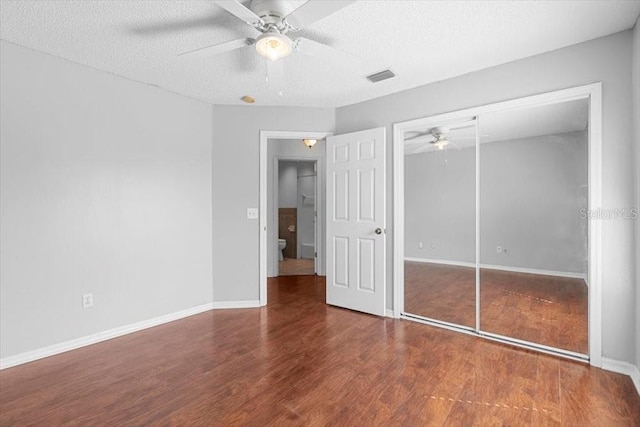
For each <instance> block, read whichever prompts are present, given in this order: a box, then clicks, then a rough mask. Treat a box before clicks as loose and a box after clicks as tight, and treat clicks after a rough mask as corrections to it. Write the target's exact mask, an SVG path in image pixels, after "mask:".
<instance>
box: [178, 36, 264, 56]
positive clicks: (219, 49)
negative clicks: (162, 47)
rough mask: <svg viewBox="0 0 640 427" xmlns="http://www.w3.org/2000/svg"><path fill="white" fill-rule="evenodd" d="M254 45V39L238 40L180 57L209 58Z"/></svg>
mask: <svg viewBox="0 0 640 427" xmlns="http://www.w3.org/2000/svg"><path fill="white" fill-rule="evenodd" d="M253 43H255V40H254V39H250V38H244V39H237V40H232V41H230V42H225V43H218V44H214V45H213V46H207V47H201V48H198V49H194V50H190V51H188V52H182V53H180V54H178V56H181V57H185V58H187V57H188V58H207V57H210V56H215V55H218V54H221V53H224V52H229V51H231V50H235V49H240V48H242V47H246V46H251V45H252V44H253Z"/></svg>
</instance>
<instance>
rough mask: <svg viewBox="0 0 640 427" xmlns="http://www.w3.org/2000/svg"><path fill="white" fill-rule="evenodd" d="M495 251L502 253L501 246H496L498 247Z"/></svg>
mask: <svg viewBox="0 0 640 427" xmlns="http://www.w3.org/2000/svg"><path fill="white" fill-rule="evenodd" d="M496 253H499V254H501V253H502V246H498V247H497V248H496Z"/></svg>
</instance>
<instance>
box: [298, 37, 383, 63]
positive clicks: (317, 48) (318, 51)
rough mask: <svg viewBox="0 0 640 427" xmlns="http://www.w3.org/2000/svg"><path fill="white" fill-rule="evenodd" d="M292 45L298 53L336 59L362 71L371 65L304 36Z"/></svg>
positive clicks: (333, 60)
mask: <svg viewBox="0 0 640 427" xmlns="http://www.w3.org/2000/svg"><path fill="white" fill-rule="evenodd" d="M293 45H294V47H295V49H296V50H297V51H298V52H300V53H303V54H305V55H308V56H313V57H316V58H319V59H326V60H330V61H332V62H335V61H336V60H338V61H339V63H340V64H343V65H345V66H346V67H349V68H351V69H354V68H355V69H356V70H361V71H364V70H366V69H367V68H370V67H371V65H370V64H368V63H367V62H366V61H365V60H363V59H362V58H359V57H357V56H355V55H351V54H349V53H345V52H342V51H339V50H337V49H334V48H332V47H331V46H328V45H326V44H323V43H319V42H317V41H313V40H311V39H306V38H304V37H298V38H297V39H296V40H295V41H294V44H293Z"/></svg>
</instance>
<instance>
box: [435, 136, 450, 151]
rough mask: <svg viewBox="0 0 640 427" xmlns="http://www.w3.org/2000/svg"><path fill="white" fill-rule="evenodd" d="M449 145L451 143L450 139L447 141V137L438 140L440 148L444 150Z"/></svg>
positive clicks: (437, 144)
mask: <svg viewBox="0 0 640 427" xmlns="http://www.w3.org/2000/svg"><path fill="white" fill-rule="evenodd" d="M447 145H449V141H447V140H446V139H438V142H436V146H437V147H438V150H444V147H446V146H447Z"/></svg>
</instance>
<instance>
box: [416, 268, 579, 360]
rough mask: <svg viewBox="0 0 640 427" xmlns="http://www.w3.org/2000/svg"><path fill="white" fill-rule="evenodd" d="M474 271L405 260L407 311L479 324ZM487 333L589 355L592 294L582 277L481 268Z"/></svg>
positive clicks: (482, 316)
mask: <svg viewBox="0 0 640 427" xmlns="http://www.w3.org/2000/svg"><path fill="white" fill-rule="evenodd" d="M475 283H476V279H475V269H474V268H469V267H459V266H452V265H442V264H431V263H418V262H406V263H405V311H406V312H407V313H412V314H417V315H420V316H424V317H429V318H432V319H437V320H444V321H446V322H449V323H455V324H458V325H463V326H470V327H475V304H476V301H475V298H476V289H475ZM480 289H481V291H480V327H481V329H482V330H483V331H486V332H492V333H495V334H499V335H504V336H508V337H513V338H518V339H521V340H525V341H530V342H533V343H538V344H544V345H547V346H551V347H557V348H561V349H565V350H570V351H574V352H577V353H583V354H586V353H588V340H587V338H588V329H587V328H588V298H587V286H586V284H585V282H584V280H582V279H573V278H565V277H552V276H544V275H538V274H525V273H514V272H509V271H498V270H488V269H481V270H480Z"/></svg>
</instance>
